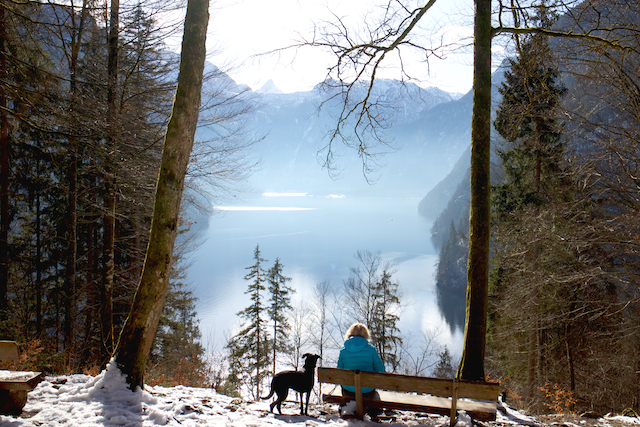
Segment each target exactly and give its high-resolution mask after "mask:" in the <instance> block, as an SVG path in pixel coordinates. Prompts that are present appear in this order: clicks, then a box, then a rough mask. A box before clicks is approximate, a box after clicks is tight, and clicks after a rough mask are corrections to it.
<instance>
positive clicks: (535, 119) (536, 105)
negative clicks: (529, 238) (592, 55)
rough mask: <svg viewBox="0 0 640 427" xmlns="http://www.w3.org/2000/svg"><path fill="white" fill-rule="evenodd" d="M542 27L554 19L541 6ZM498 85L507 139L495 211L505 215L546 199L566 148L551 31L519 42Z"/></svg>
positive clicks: (499, 118)
mask: <svg viewBox="0 0 640 427" xmlns="http://www.w3.org/2000/svg"><path fill="white" fill-rule="evenodd" d="M538 19H539V20H540V21H542V27H543V28H546V27H549V26H550V25H551V23H552V21H553V19H552V17H550V16H548V15H547V13H546V8H544V7H541V8H540V9H539V14H538ZM509 63H510V66H509V69H508V70H507V71H505V73H504V77H505V81H504V82H503V83H502V85H501V87H500V89H499V91H500V94H501V95H502V101H501V102H500V106H499V108H498V110H497V112H496V119H495V121H494V126H495V128H496V130H497V131H498V133H499V134H500V136H502V137H503V138H504V139H505V141H507V144H506V148H504V149H500V150H498V156H499V157H500V159H501V160H502V168H503V170H504V173H505V180H504V183H502V184H501V185H497V186H495V187H494V189H493V206H494V211H495V212H496V214H497V215H498V217H499V218H500V219H503V218H504V215H505V214H507V213H509V212H511V211H513V210H515V209H518V208H521V207H523V206H540V205H541V204H543V203H544V198H545V196H544V194H543V193H544V190H545V188H553V187H554V186H555V185H556V183H557V180H556V179H555V178H556V176H557V175H558V172H559V170H560V162H561V160H562V156H563V154H564V147H563V143H562V140H561V136H562V128H561V126H560V124H559V120H558V115H559V109H560V99H561V98H562V96H563V95H564V94H565V93H566V91H567V90H566V88H565V87H564V85H563V84H562V83H561V82H560V81H559V77H560V72H559V70H558V68H557V66H556V65H555V64H554V58H553V55H552V53H551V50H550V47H549V41H548V39H547V38H546V37H543V36H538V35H534V36H531V37H529V38H528V39H527V40H526V41H525V42H524V43H522V44H521V45H520V48H519V55H518V58H517V59H515V60H514V59H511V60H509Z"/></svg>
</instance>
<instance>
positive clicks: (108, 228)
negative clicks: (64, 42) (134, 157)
mask: <svg viewBox="0 0 640 427" xmlns="http://www.w3.org/2000/svg"><path fill="white" fill-rule="evenodd" d="M119 14H120V1H119V0H111V10H110V14H109V36H108V40H107V48H108V51H109V58H108V65H107V76H108V77H107V120H108V126H109V130H108V136H107V147H106V148H107V154H106V164H105V207H104V210H105V214H104V235H103V239H104V244H103V253H102V260H103V268H104V272H103V278H102V285H101V289H100V297H101V299H100V330H101V335H102V345H103V350H104V351H105V352H106V353H107V354H112V353H113V340H114V337H113V333H114V332H113V278H114V276H115V268H116V267H115V241H116V238H115V234H116V171H115V169H116V168H115V159H116V158H117V152H118V147H117V146H116V142H115V141H116V131H115V128H116V124H117V121H118V120H117V111H116V110H117V107H116V89H117V86H118V38H119V37H118V30H119Z"/></svg>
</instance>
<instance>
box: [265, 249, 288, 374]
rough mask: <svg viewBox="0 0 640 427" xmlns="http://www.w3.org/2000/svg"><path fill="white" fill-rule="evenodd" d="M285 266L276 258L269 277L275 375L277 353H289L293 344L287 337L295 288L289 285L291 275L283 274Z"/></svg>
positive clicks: (269, 310) (274, 370)
mask: <svg viewBox="0 0 640 427" xmlns="http://www.w3.org/2000/svg"><path fill="white" fill-rule="evenodd" d="M283 267H284V266H283V265H282V264H280V259H279V258H276V262H275V263H274V264H273V267H271V268H270V269H269V272H268V278H267V280H268V282H269V294H270V298H269V302H270V306H269V308H268V310H267V313H268V315H269V319H270V320H271V321H272V322H273V335H272V341H271V350H272V358H273V360H272V362H273V374H274V375H275V373H276V354H277V353H278V352H281V353H289V352H290V351H291V345H290V343H289V339H288V338H287V336H288V333H289V332H291V325H289V321H288V320H287V314H288V313H289V312H291V310H292V309H293V307H292V306H291V294H292V293H293V292H295V290H293V289H292V288H291V287H290V286H289V285H287V282H290V281H291V277H286V276H284V275H283V274H282V269H283Z"/></svg>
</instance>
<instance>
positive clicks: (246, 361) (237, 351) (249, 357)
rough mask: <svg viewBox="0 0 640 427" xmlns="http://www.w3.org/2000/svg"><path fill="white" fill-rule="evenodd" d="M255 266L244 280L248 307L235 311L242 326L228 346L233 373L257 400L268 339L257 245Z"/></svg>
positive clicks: (266, 361)
mask: <svg viewBox="0 0 640 427" xmlns="http://www.w3.org/2000/svg"><path fill="white" fill-rule="evenodd" d="M253 259H254V261H255V262H254V264H253V265H251V266H249V267H247V268H246V269H247V270H248V271H249V272H248V273H247V274H246V276H245V277H244V279H245V280H248V281H250V282H249V285H248V287H247V290H246V291H245V294H249V295H250V297H251V305H249V306H248V307H247V308H245V309H244V310H242V311H240V312H238V316H240V317H241V318H242V319H243V320H244V323H243V325H242V329H241V330H240V332H238V333H237V334H236V335H235V336H233V337H232V338H231V340H230V341H229V343H228V344H227V348H228V349H229V351H230V362H231V369H232V373H233V374H234V375H235V376H237V377H238V378H241V377H244V378H245V382H246V383H247V384H248V385H249V388H250V391H251V392H252V393H253V394H254V397H255V398H256V399H257V398H258V397H259V396H260V385H261V383H262V380H263V378H264V377H265V376H266V369H267V366H269V362H270V361H269V350H270V349H269V336H268V334H267V325H266V320H267V317H268V313H267V308H266V307H265V305H264V303H263V298H264V296H263V295H262V293H263V292H264V291H265V286H264V282H265V281H266V280H267V278H268V276H267V272H266V271H265V270H264V269H263V268H262V263H264V262H266V261H267V260H265V259H264V258H262V257H261V256H260V247H259V245H256V249H255V250H254V253H253Z"/></svg>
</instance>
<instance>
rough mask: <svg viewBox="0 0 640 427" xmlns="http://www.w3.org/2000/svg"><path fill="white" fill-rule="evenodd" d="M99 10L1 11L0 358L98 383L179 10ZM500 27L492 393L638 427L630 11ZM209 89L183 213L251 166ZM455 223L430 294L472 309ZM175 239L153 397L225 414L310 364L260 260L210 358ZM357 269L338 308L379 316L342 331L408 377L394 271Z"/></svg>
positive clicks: (146, 204) (133, 256)
mask: <svg viewBox="0 0 640 427" xmlns="http://www.w3.org/2000/svg"><path fill="white" fill-rule="evenodd" d="M430 4H431V3H429V5H430ZM109 6H110V7H107V6H106V5H98V4H93V3H91V2H89V1H85V2H83V3H82V4H81V5H79V4H75V3H70V4H53V3H47V4H43V3H38V2H10V1H9V2H7V1H4V0H3V1H2V3H1V4H0V82H1V84H0V337H1V338H2V339H12V340H17V341H19V342H20V343H21V345H22V347H23V352H24V353H25V354H26V355H27V358H26V359H25V360H24V361H23V368H24V369H34V370H41V371H45V372H47V373H73V372H86V373H94V374H95V373H97V372H99V370H101V369H102V368H103V367H104V366H105V364H106V363H107V362H108V360H109V358H110V357H111V355H112V354H113V352H114V349H115V346H116V344H117V342H116V341H117V337H118V336H119V333H120V330H121V329H122V327H123V324H124V322H125V319H126V316H127V314H128V313H129V309H130V306H131V303H132V301H133V297H134V293H135V291H136V287H137V284H138V282H139V280H140V275H141V271H142V265H143V261H144V254H145V248H146V246H147V243H148V240H149V234H148V230H149V226H150V223H151V216H152V212H151V209H152V206H153V197H154V189H155V183H156V179H157V171H158V167H159V162H160V157H161V151H162V146H161V141H162V138H163V134H164V131H165V129H166V126H167V122H168V120H169V114H170V111H171V107H170V105H171V102H172V97H173V92H174V90H175V84H176V83H175V82H176V77H177V76H176V70H177V61H178V58H177V56H176V55H174V54H171V53H170V52H169V51H168V50H167V49H166V42H167V40H168V39H169V37H171V36H172V35H173V34H175V32H176V31H178V30H177V27H178V26H179V23H177V22H172V21H171V20H167V19H166V16H170V15H171V12H172V11H174V10H176V9H178V8H179V7H180V5H179V4H172V3H165V2H162V3H155V2H145V3H143V4H142V3H135V4H134V3H132V4H125V3H123V4H122V5H121V4H120V3H119V2H118V1H117V0H112V2H111V4H110V5H109ZM401 9H402V8H401ZM425 12H426V10H425ZM494 13H495V14H496V16H497V17H498V18H502V16H503V15H504V16H506V15H509V14H512V16H513V18H512V19H513V22H512V24H514V27H511V28H507V27H505V26H502V24H503V22H502V21H501V20H500V19H498V20H497V21H496V23H495V25H497V26H496V27H494V30H495V31H494V33H495V34H498V33H500V31H502V36H501V37H503V38H500V37H497V41H496V40H494V44H496V43H502V42H504V43H505V45H506V44H508V45H509V46H511V47H512V53H513V54H512V55H511V56H510V57H509V58H508V59H507V60H506V62H505V63H504V64H505V65H504V79H503V80H502V83H501V84H500V86H499V88H497V89H498V92H499V94H500V96H499V98H498V101H497V102H496V104H495V110H494V112H493V114H492V124H493V127H492V141H491V142H492V148H493V151H492V164H491V183H492V186H491V223H490V225H491V233H490V239H491V245H490V261H489V267H490V270H489V274H488V276H489V283H488V289H489V295H488V298H487V299H488V320H487V326H488V327H487V346H486V362H485V364H486V369H485V372H486V374H487V376H488V377H490V378H491V379H493V380H499V381H501V382H502V384H503V387H504V390H505V393H506V395H507V398H508V399H510V402H515V403H516V404H517V405H519V406H521V407H523V408H526V409H527V410H529V411H531V412H545V411H558V410H560V411H578V410H579V411H583V410H593V411H596V412H600V413H604V412H608V411H611V410H615V411H622V410H625V409H630V410H634V411H636V412H640V354H639V352H638V348H640V320H639V319H640V312H639V311H640V305H639V302H640V291H639V289H638V284H639V283H640V275H639V273H640V271H639V270H638V269H639V268H640V262H639V261H640V260H639V259H638V256H639V249H640V245H639V240H638V239H639V237H638V236H639V232H640V229H639V227H640V218H639V213H640V181H639V176H640V175H639V173H638V164H639V163H638V154H639V150H638V141H639V140H640V80H639V78H640V77H639V76H640V5H638V4H637V2H635V1H631V0H629V1H625V0H599V1H587V2H584V3H573V2H571V3H570V4H566V3H564V2H551V1H548V2H544V1H542V2H531V3H529V4H528V5H527V6H525V5H521V4H519V3H517V2H511V3H510V4H507V3H502V2H498V9H497V10H496V11H494ZM420 16H422V15H419V17H420ZM419 17H418V19H419ZM161 18H163V19H161ZM389 22H393V21H389ZM389 34H397V33H395V32H389V33H387V35H389ZM402 34H403V36H404V35H405V33H402ZM577 34H580V35H581V37H578V36H577ZM507 35H508V36H509V41H508V43H507V42H506V41H505V40H506V37H507ZM221 75H222V74H221V73H220V71H219V70H217V69H210V70H209V72H208V73H207V75H206V76H205V80H207V81H208V82H210V84H209V85H206V87H207V90H206V92H205V93H203V102H202V107H201V114H200V117H201V120H200V123H199V126H200V127H208V128H209V130H210V132H207V135H213V136H212V137H210V138H209V139H208V140H201V141H199V143H198V144H196V147H195V148H194V152H193V153H192V156H191V163H190V167H189V178H188V179H189V180H188V182H187V187H188V188H187V192H186V193H185V197H184V199H183V206H184V208H185V209H186V207H187V205H188V206H190V207H191V208H192V209H196V208H199V209H205V210H206V207H207V206H209V205H210V204H209V201H210V200H211V199H212V198H215V197H224V196H226V195H229V194H232V193H233V191H234V188H235V187H234V186H235V185H236V184H237V183H240V182H242V180H243V179H244V178H245V177H246V174H247V173H249V172H250V171H251V168H252V166H253V163H252V162H251V160H249V157H247V153H248V152H249V151H250V149H251V146H252V144H253V143H254V142H255V141H253V140H252V139H251V136H250V135H247V134H245V133H243V132H244V131H243V130H244V129H245V127H244V126H243V123H244V121H245V120H246V117H248V115H249V114H250V113H251V111H252V105H251V100H250V99H249V97H248V94H247V93H244V92H242V91H240V92H238V91H234V90H232V89H230V88H229V87H228V86H225V83H224V82H225V80H224V78H220V77H221ZM371 82H372V83H371V84H375V82H374V79H371ZM347 94H348V92H347ZM366 102H368V101H365V105H366ZM345 111H347V112H349V111H353V110H349V108H348V107H346V109H345ZM362 117H366V115H365V116H362ZM369 118H370V119H371V120H373V121H374V122H375V117H373V116H372V117H369ZM347 122H348V120H344V121H341V122H340V123H347ZM371 123H372V122H369V125H371ZM374 124H375V123H374ZM340 126H342V124H339V125H338V128H337V133H336V135H339V134H340V132H343V131H344V129H343V128H340ZM374 128H375V127H374ZM366 129H367V131H371V129H372V128H371V127H367V128H366ZM374 132H375V131H374ZM356 136H358V129H356ZM358 139H359V137H358V138H356V140H358ZM329 146H330V145H329ZM363 147H364V148H363ZM354 148H356V149H361V150H362V151H363V152H365V151H366V150H367V146H366V145H362V144H360V146H359V147H358V144H357V143H356V144H355V145H354ZM365 157H366V153H365ZM327 159H331V153H330V152H329V154H328V155H327ZM472 162H473V160H472ZM328 166H329V167H330V166H331V165H328ZM364 170H366V167H365V169H364ZM470 176H471V184H474V174H473V172H472V173H471V175H470ZM468 179H469V178H467V180H468ZM466 190H467V186H466V185H461V186H460V187H459V192H460V193H461V194H462V193H464V191H466ZM462 197H463V199H464V196H462ZM468 208H469V205H466V206H464V207H463V209H466V212H464V214H463V215H460V213H459V212H458V214H457V216H455V220H454V221H445V224H444V227H445V229H447V234H446V238H443V237H439V238H440V239H441V240H440V241H441V242H442V244H443V246H442V250H441V254H440V261H439V265H438V286H439V291H440V292H441V293H443V294H448V293H453V292H457V293H463V292H464V289H465V288H467V283H466V280H467V279H466V274H465V269H466V265H467V254H468V253H469V252H468V251H469V246H468V245H469V241H471V240H472V238H473V237H474V236H473V233H472V232H469V228H468V227H467V226H466V223H467V221H466V219H467V217H466V216H465V215H466V214H468ZM460 218H462V220H461V219H460ZM471 219H472V220H473V219H474V216H473V215H472V216H471ZM189 226H190V221H189V219H188V217H186V216H185V217H184V218H183V219H182V220H181V231H184V233H182V234H181V236H182V237H183V238H182V239H180V241H179V244H177V245H176V250H175V253H174V259H175V261H174V263H173V274H172V283H171V288H170V290H169V294H168V296H167V300H166V304H165V309H164V314H163V317H162V319H161V322H160V327H159V329H158V333H157V334H156V337H155V341H154V344H153V346H152V350H151V354H150V357H149V360H148V368H147V369H148V375H147V378H146V380H147V382H149V383H150V384H185V385H195V386H206V387H216V389H218V390H220V391H221V392H226V393H230V394H233V393H237V392H238V390H239V389H240V388H241V387H242V386H245V387H246V386H248V387H249V390H250V391H251V393H252V394H253V395H254V397H256V396H258V395H259V394H260V387H261V384H262V382H263V379H264V378H266V376H267V375H268V367H270V366H271V364H273V365H272V366H271V369H275V361H276V359H277V355H278V354H285V355H287V354H288V355H292V354H293V356H292V357H291V359H293V360H294V364H295V360H297V359H298V358H297V357H296V354H298V355H299V352H300V351H301V349H302V348H303V346H302V344H301V343H298V344H296V343H295V342H292V341H291V340H292V338H293V337H295V336H296V335H295V334H292V333H287V330H288V328H289V327H294V326H295V325H296V324H297V323H300V322H296V321H295V318H292V317H291V316H292V315H294V314H295V313H293V310H288V309H287V304H288V297H289V293H290V292H292V289H291V288H289V287H288V285H287V282H288V278H287V277H286V276H285V275H284V272H283V267H282V264H281V263H280V260H278V259H276V260H275V264H274V265H273V267H271V268H270V269H268V270H266V269H264V267H263V266H262V265H261V264H262V263H263V262H265V260H263V259H262V258H261V257H260V251H259V247H256V251H255V254H254V264H253V265H252V266H251V267H249V268H248V273H247V276H246V277H245V279H246V280H247V281H248V282H249V288H248V290H247V293H248V294H249V296H250V298H251V301H252V302H253V303H254V305H252V306H249V307H248V308H247V309H246V310H245V311H243V312H241V313H240V316H241V317H242V318H243V319H244V320H245V323H244V325H245V326H246V327H245V328H244V329H242V330H241V331H240V332H239V333H238V335H235V336H234V337H230V340H229V343H228V346H227V349H226V351H227V352H226V353H224V354H223V355H207V354H205V350H204V347H203V344H202V342H201V337H200V333H199V330H198V325H197V322H196V313H195V305H194V297H193V295H192V294H191V293H190V292H189V291H188V289H187V288H186V286H185V285H184V271H185V270H184V269H185V268H187V266H188V256H189V251H190V250H191V249H192V248H193V244H194V243H193V242H191V241H189V239H188V238H187V237H188V236H189V233H187V232H186V231H188V229H189ZM472 231H473V229H472ZM356 258H357V259H358V260H359V261H358V262H359V267H357V268H354V269H353V270H352V273H353V275H352V276H351V277H350V278H347V279H345V282H344V289H345V292H346V295H347V296H348V292H349V290H351V292H353V293H354V294H355V293H358V294H361V293H362V289H361V288H359V286H360V285H362V283H367V284H368V286H369V288H368V290H367V292H370V293H371V294H370V295H371V296H372V297H373V296H374V294H375V298H372V299H371V300H369V301H368V303H369V305H366V304H365V305H364V306H359V307H358V306H356V307H352V308H353V310H349V312H350V313H357V315H356V316H354V317H353V318H350V319H346V318H345V319H333V320H334V324H335V325H339V326H340V327H343V326H344V324H345V323H346V322H348V321H351V320H358V321H362V322H364V323H367V324H368V326H369V327H370V328H371V330H372V332H373V337H374V338H373V340H374V342H375V343H376V345H377V346H378V350H379V351H380V353H381V354H382V355H383V356H384V360H385V362H386V363H387V366H388V369H389V370H394V371H402V370H403V369H405V370H406V369H408V368H407V366H409V367H411V364H410V363H405V364H404V365H403V364H401V363H400V361H401V360H402V353H401V349H402V346H401V341H402V339H401V338H402V337H401V335H399V334H398V333H397V332H398V331H397V330H396V329H394V328H395V326H394V325H395V321H396V320H397V318H396V317H394V316H396V315H397V312H396V311H394V309H393V308H391V307H394V306H395V305H396V304H398V300H397V294H396V291H397V284H396V283H395V282H394V281H393V278H392V275H393V268H392V266H388V267H387V266H382V269H381V270H379V267H380V259H379V258H377V257H376V254H372V253H369V252H362V253H358V254H357V255H356ZM181 261H183V262H181ZM374 266H375V268H373V267H374ZM365 277H368V279H367V280H361V279H362V278H365ZM471 279H473V277H471ZM265 283H268V284H269V285H270V288H269V293H270V295H271V298H272V299H271V300H270V302H269V303H268V304H267V303H266V302H265V300H263V299H261V298H262V295H263V292H264V291H265V290H266V288H265ZM469 287H471V286H469ZM317 291H318V292H317V293H318V295H317V297H318V298H316V301H319V302H320V306H319V307H320V310H319V311H317V310H316V311H314V313H319V314H320V315H321V316H327V315H329V314H331V315H334V316H335V315H336V313H341V312H343V311H344V310H334V309H332V310H329V307H328V306H327V305H323V304H326V302H325V303H322V301H323V299H322V298H323V295H324V296H327V292H328V289H327V288H326V287H325V288H324V290H323V287H322V285H321V284H320V285H318V289H317ZM324 301H326V300H324ZM334 301H340V299H338V298H336V299H334ZM356 301H359V300H356ZM374 303H375V304H374ZM265 304H266V305H265ZM283 307H284V308H283ZM323 307H324V309H323ZM358 310H362V311H358ZM318 323H319V324H320V325H323V326H324V325H328V324H329V323H328V321H326V319H322V320H321V321H320V322H318ZM267 324H268V327H269V328H270V329H267V326H266V325H267ZM476 326H477V325H476ZM316 332H317V333H318V334H319V338H318V337H316V340H315V342H314V341H309V342H307V343H306V344H305V345H306V346H308V347H307V348H309V349H311V350H313V351H314V352H318V353H319V354H322V352H323V349H324V345H325V338H327V339H328V338H329V335H326V336H325V335H324V330H320V331H316ZM334 332H335V331H334ZM333 339H335V336H334V338H333ZM253 343H258V345H257V347H255V348H256V352H255V353H253V354H251V353H248V352H247V350H248V349H250V348H254V347H252V345H253ZM260 343H262V346H261V344H260ZM425 343H428V337H426V338H425ZM483 350H484V349H483ZM296 352H298V353H296ZM424 354H427V352H426V351H425V353H424ZM429 356H430V357H435V359H432V360H431V361H430V362H429V363H430V365H429V363H427V361H425V360H413V361H412V363H413V368H415V369H413V371H412V373H419V374H427V373H429V374H433V372H429V371H427V370H426V369H424V366H427V365H428V366H429V367H430V368H436V374H437V375H450V374H451V373H452V372H453V368H452V367H451V366H449V365H450V363H449V359H450V356H449V353H448V351H447V350H446V349H444V350H443V351H442V352H436V354H429ZM405 362H406V359H405ZM436 362H437V363H438V365H437V366H436V365H435V363H436ZM423 364H424V365H423Z"/></svg>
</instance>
